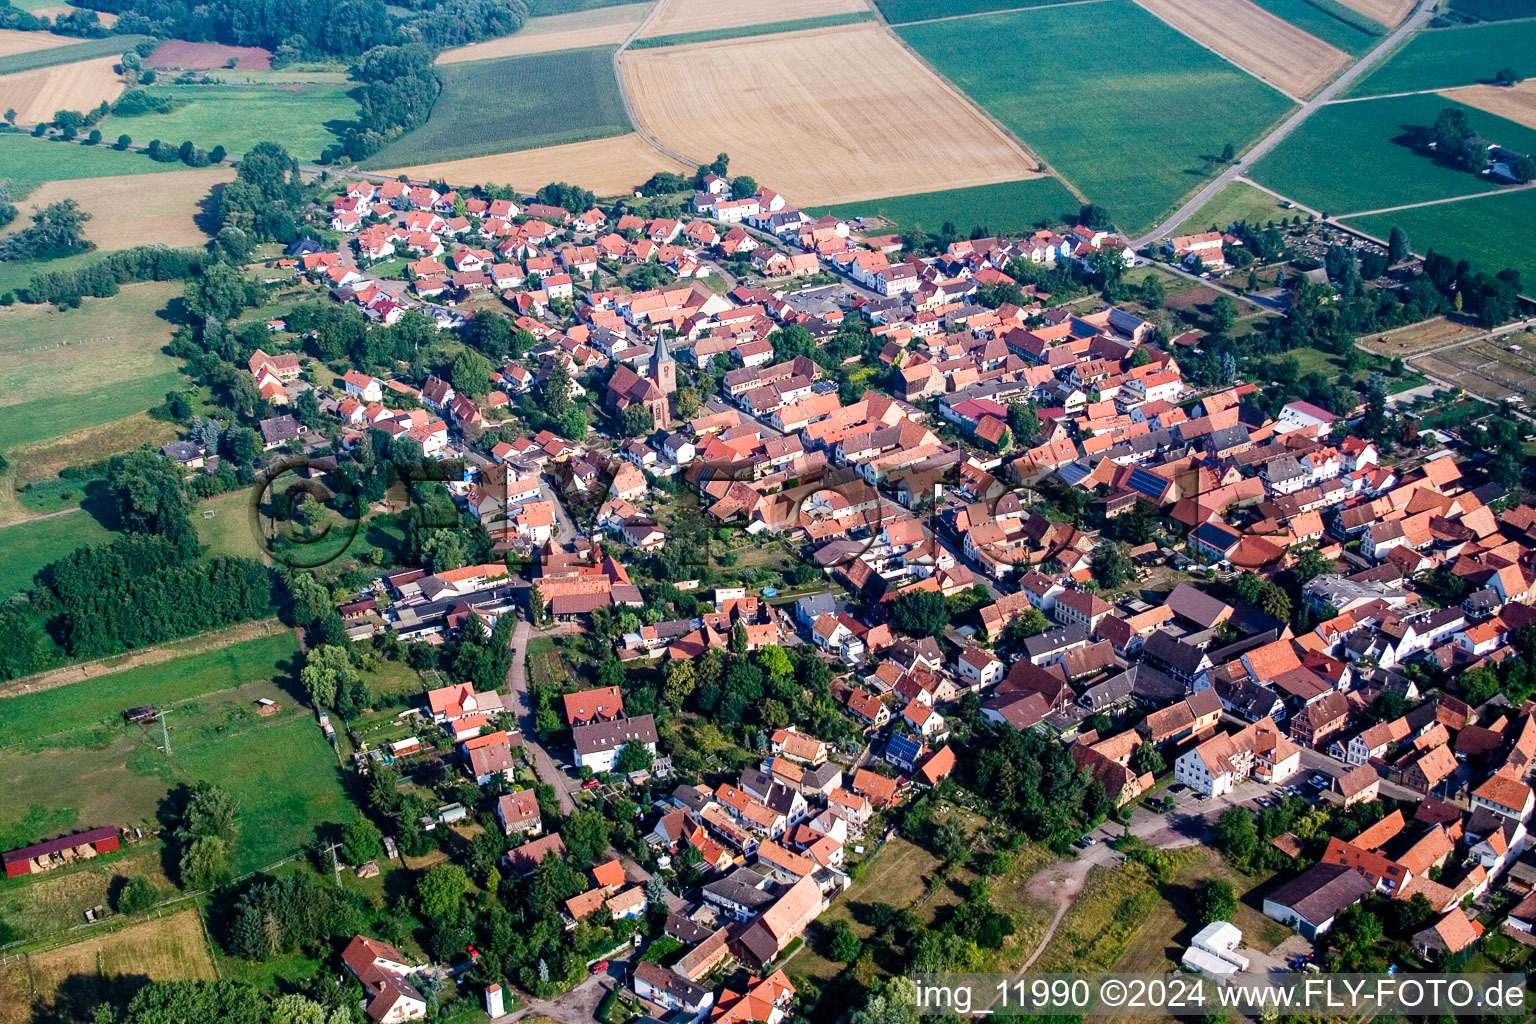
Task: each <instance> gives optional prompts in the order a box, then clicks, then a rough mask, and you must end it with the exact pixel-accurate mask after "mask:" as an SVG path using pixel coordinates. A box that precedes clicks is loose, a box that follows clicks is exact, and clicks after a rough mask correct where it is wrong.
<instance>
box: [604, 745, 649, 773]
mask: <svg viewBox="0 0 1536 1024" xmlns="http://www.w3.org/2000/svg"><path fill="white" fill-rule="evenodd" d="M613 767H614V770H615V771H618V772H621V773H622V774H625V775H628V774H629V773H630V772H648V771H650V770H651V751H650V748H649V747H647V746H646V745H645V744H644V743H626V744H624V746H623V747H621V748H619V756H618V758H617V759H616V760H615V761H614V763H613Z"/></svg>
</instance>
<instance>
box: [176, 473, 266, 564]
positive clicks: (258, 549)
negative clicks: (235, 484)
mask: <svg viewBox="0 0 1536 1024" xmlns="http://www.w3.org/2000/svg"><path fill="white" fill-rule="evenodd" d="M252 497H253V491H252V488H249V487H242V488H241V489H239V490H237V491H228V492H226V493H224V494H219V495H215V496H214V497H212V498H207V499H205V500H203V501H201V502H198V505H197V508H196V509H194V510H193V512H192V525H193V526H195V527H196V528H197V539H198V541H199V542H200V543H202V544H203V545H205V546H206V547H207V548H208V552H207V554H208V557H210V558H212V557H214V556H217V555H234V556H236V557H239V558H255V559H260V558H261V555H262V546H261V541H260V539H259V538H258V537H257V534H256V530H255V528H254V527H253V526H252V525H251V499H252ZM210 512H211V513H213V515H212V516H209V515H208V513H210Z"/></svg>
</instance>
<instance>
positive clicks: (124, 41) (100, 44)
mask: <svg viewBox="0 0 1536 1024" xmlns="http://www.w3.org/2000/svg"><path fill="white" fill-rule="evenodd" d="M55 38H57V37H55ZM151 41H152V40H151V39H150V37H149V36H107V37H105V38H103V39H85V40H81V41H80V42H78V43H68V44H66V45H64V46H50V47H47V48H45V49H41V50H31V51H29V52H27V53H13V54H10V55H8V56H5V57H0V75H14V74H16V73H17V72H19V71H31V70H33V69H35V68H46V67H52V66H53V65H55V64H73V63H75V62H76V61H80V60H92V59H94V58H96V57H113V56H116V57H121V56H122V55H123V54H124V53H126V52H127V51H129V50H131V49H133V48H134V47H135V46H137V45H139V44H140V43H147V42H151Z"/></svg>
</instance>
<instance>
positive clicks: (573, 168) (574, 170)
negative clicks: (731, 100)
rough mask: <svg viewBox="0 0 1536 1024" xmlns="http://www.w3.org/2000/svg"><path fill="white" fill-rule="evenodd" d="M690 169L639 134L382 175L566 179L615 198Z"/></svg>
mask: <svg viewBox="0 0 1536 1024" xmlns="http://www.w3.org/2000/svg"><path fill="white" fill-rule="evenodd" d="M692 169H693V168H691V167H684V166H683V165H682V164H679V163H677V162H675V161H673V160H670V159H668V158H667V157H666V156H664V155H663V154H661V153H658V152H657V151H656V150H654V149H652V148H651V147H650V146H648V145H646V144H645V142H644V141H643V140H641V138H640V137H639V136H638V135H633V134H630V135H618V136H615V137H613V138H611V139H594V140H593V141H591V142H573V143H571V144H570V145H566V146H546V147H545V148H543V149H525V150H522V151H521V152H517V153H497V154H495V155H493V156H476V157H469V158H467V159H464V160H448V161H445V162H443V163H440V164H418V165H416V166H415V167H398V168H395V169H394V170H389V171H384V172H382V173H384V174H387V175H390V176H391V177H393V176H394V175H396V174H408V175H410V176H411V177H412V178H413V179H418V180H420V179H431V180H434V181H436V180H438V179H442V180H444V181H447V182H448V183H449V184H450V185H475V184H480V183H481V182H494V183H495V184H497V185H512V186H515V187H517V188H522V189H528V190H533V189H538V188H543V187H544V186H545V185H548V184H549V183H550V182H552V181H564V182H569V183H570V184H572V185H579V186H581V187H582V188H589V189H591V190H592V191H593V192H596V193H597V194H598V195H600V196H613V195H619V194H621V193H625V192H628V191H630V190H631V189H633V188H635V187H636V186H638V185H640V184H642V183H644V182H645V180H646V179H647V178H649V177H650V176H651V175H653V174H655V173H656V172H657V171H674V172H682V171H691V170H692Z"/></svg>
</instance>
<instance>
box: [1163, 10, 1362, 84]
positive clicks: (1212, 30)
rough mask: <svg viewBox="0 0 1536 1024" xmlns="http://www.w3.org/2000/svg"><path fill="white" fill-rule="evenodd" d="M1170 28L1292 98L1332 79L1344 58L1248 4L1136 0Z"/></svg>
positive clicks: (1340, 51) (1283, 21)
mask: <svg viewBox="0 0 1536 1024" xmlns="http://www.w3.org/2000/svg"><path fill="white" fill-rule="evenodd" d="M1138 2H1139V3H1140V4H1141V6H1143V7H1145V8H1146V9H1147V10H1149V11H1151V12H1152V13H1153V14H1155V15H1157V16H1158V17H1159V18H1161V19H1162V20H1163V21H1166V22H1167V23H1168V24H1169V25H1172V26H1173V27H1174V28H1176V29H1178V30H1179V31H1180V32H1183V33H1184V34H1185V35H1187V36H1190V37H1191V38H1193V39H1195V40H1196V41H1198V42H1200V43H1201V44H1202V45H1205V46H1208V47H1210V48H1211V49H1213V50H1215V51H1216V52H1217V53H1219V54H1221V55H1222V56H1223V57H1226V58H1227V59H1228V60H1230V61H1232V62H1233V63H1234V64H1236V65H1238V66H1239V67H1241V68H1243V69H1244V70H1245V71H1247V72H1248V73H1249V74H1251V75H1254V76H1255V77H1257V78H1261V79H1263V80H1264V81H1266V82H1268V83H1269V84H1270V85H1273V86H1274V87H1275V88H1277V89H1280V90H1282V91H1283V92H1286V93H1289V94H1290V95H1292V96H1306V95H1308V94H1310V93H1312V92H1315V91H1316V90H1317V89H1319V88H1321V87H1322V85H1323V84H1324V83H1325V82H1327V81H1328V79H1330V78H1332V77H1333V75H1334V73H1335V72H1337V71H1338V70H1339V68H1341V67H1343V65H1344V63H1345V62H1346V61H1347V60H1349V54H1347V53H1345V52H1344V51H1343V50H1340V49H1338V48H1337V47H1334V46H1331V45H1329V44H1328V43H1325V42H1323V41H1322V40H1321V39H1319V38H1317V37H1316V36H1314V35H1309V34H1308V33H1306V32H1303V31H1302V30H1301V29H1299V28H1297V27H1296V26H1295V25H1292V24H1291V23H1290V22H1288V21H1286V20H1284V19H1283V18H1280V17H1278V16H1277V15H1274V14H1271V13H1270V12H1268V11H1266V10H1265V9H1264V8H1262V7H1259V6H1257V5H1255V4H1253V3H1250V2H1249V0H1205V2H1204V3H1201V4H1199V5H1198V6H1191V5H1189V4H1187V3H1184V2H1182V0H1138Z"/></svg>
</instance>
